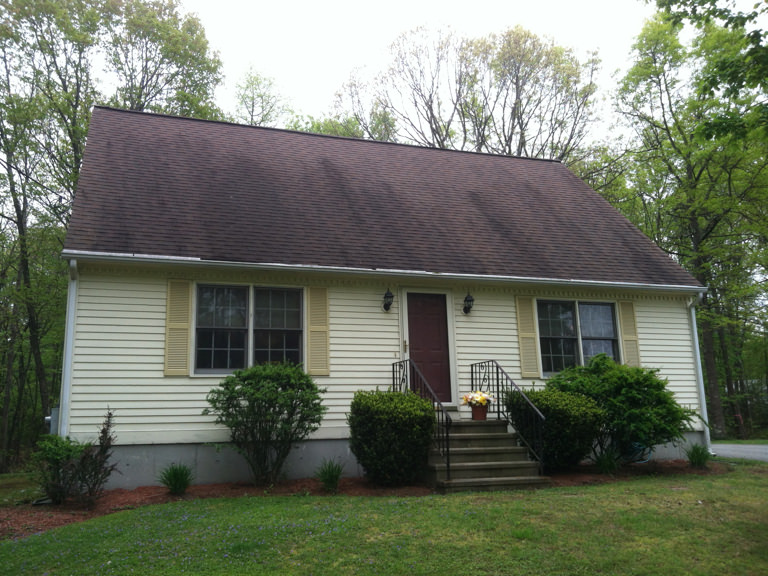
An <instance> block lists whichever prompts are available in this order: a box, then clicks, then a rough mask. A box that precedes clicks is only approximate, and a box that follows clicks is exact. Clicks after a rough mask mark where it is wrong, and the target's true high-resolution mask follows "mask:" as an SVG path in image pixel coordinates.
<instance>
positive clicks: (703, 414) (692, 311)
mask: <svg viewBox="0 0 768 576" xmlns="http://www.w3.org/2000/svg"><path fill="white" fill-rule="evenodd" d="M703 297H704V292H700V293H699V296H698V298H694V299H692V300H691V303H690V304H689V305H688V310H689V316H690V320H691V340H692V344H693V359H694V360H693V361H694V368H695V370H696V386H697V388H698V391H699V416H700V418H701V421H702V422H703V423H704V444H705V445H706V447H707V450H708V451H709V452H710V453H712V440H711V438H710V436H709V415H708V413H707V396H706V394H705V391H704V375H703V373H702V369H701V349H700V348H699V331H698V329H697V327H696V305H697V304H699V302H701V300H702V298H703Z"/></svg>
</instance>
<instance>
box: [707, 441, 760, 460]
mask: <svg viewBox="0 0 768 576" xmlns="http://www.w3.org/2000/svg"><path fill="white" fill-rule="evenodd" d="M712 451H713V452H714V453H715V454H717V455H718V456H720V457H721V458H746V459H747V460H763V461H764V462H768V444H712Z"/></svg>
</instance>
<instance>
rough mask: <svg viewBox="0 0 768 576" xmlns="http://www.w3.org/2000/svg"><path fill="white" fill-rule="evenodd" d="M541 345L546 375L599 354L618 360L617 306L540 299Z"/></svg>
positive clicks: (586, 361) (584, 361)
mask: <svg viewBox="0 0 768 576" xmlns="http://www.w3.org/2000/svg"><path fill="white" fill-rule="evenodd" d="M537 310H538V320H539V345H540V348H541V363H542V369H543V371H544V373H545V374H553V373H555V372H559V371H561V370H564V369H566V368H570V367H572V366H577V365H580V364H587V363H589V360H590V359H591V358H592V357H593V356H596V355H598V354H607V355H608V356H610V357H611V358H613V359H614V360H616V361H617V362H618V361H619V340H618V331H617V329H616V311H615V308H614V305H613V304H611V303H604V302H574V301H551V300H539V301H538V304H537Z"/></svg>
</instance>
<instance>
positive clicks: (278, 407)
mask: <svg viewBox="0 0 768 576" xmlns="http://www.w3.org/2000/svg"><path fill="white" fill-rule="evenodd" d="M322 392H323V391H322V390H320V389H319V388H318V387H317V385H316V384H315V383H314V382H313V381H312V378H311V377H310V376H309V375H308V374H306V373H305V372H304V370H302V368H301V366H297V365H295V364H289V363H283V364H261V365H256V366H252V367H251V368H248V369H246V370H238V371H236V372H234V373H233V374H232V375H230V376H227V377H226V378H225V379H224V380H223V381H222V382H221V383H220V384H219V387H218V388H214V389H212V390H211V391H210V392H209V393H208V396H207V400H208V403H209V404H210V405H211V407H210V408H206V409H205V410H204V411H203V414H214V415H215V416H216V423H217V424H223V425H225V426H227V427H228V428H229V429H230V438H231V439H232V443H233V444H234V446H235V449H236V450H237V451H238V452H239V453H240V454H242V455H243V457H244V458H245V460H246V462H247V463H248V465H249V466H250V468H251V471H252V472H253V478H254V482H256V483H258V484H266V485H268V484H274V483H275V482H277V480H278V479H279V477H280V473H281V471H282V468H283V464H284V463H285V459H286V458H287V457H288V455H289V454H290V451H291V448H292V447H293V446H294V445H295V444H296V443H297V442H300V441H301V440H304V439H305V438H307V436H309V435H310V434H311V433H312V432H314V431H315V430H317V428H318V427H319V426H320V422H321V420H322V419H323V414H324V412H325V410H326V408H325V407H324V406H323V405H322V404H321V398H320V395H321V393H322Z"/></svg>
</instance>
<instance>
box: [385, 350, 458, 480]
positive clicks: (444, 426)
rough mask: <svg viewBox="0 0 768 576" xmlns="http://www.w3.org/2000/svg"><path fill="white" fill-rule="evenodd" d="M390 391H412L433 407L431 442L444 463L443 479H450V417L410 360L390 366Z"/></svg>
mask: <svg viewBox="0 0 768 576" xmlns="http://www.w3.org/2000/svg"><path fill="white" fill-rule="evenodd" d="M392 390H395V391H397V392H406V391H409V390H410V391H412V392H415V393H416V394H418V395H419V396H421V397H422V398H426V399H427V400H429V401H430V402H432V404H433V405H434V407H435V414H436V416H437V426H436V427H435V433H434V435H433V440H434V443H435V447H436V448H437V450H438V452H439V453H440V455H441V456H442V458H443V461H444V462H445V477H446V479H447V480H450V479H451V451H450V443H449V438H450V432H451V422H452V419H451V416H450V414H448V411H447V410H446V409H445V406H443V403H442V402H440V400H439V399H438V397H437V394H435V391H434V390H432V387H431V386H430V385H429V383H428V382H427V379H426V378H425V377H424V374H422V373H421V370H419V367H418V366H416V364H415V363H414V362H412V361H411V360H410V359H408V360H401V361H400V362H395V363H394V364H392Z"/></svg>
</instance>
